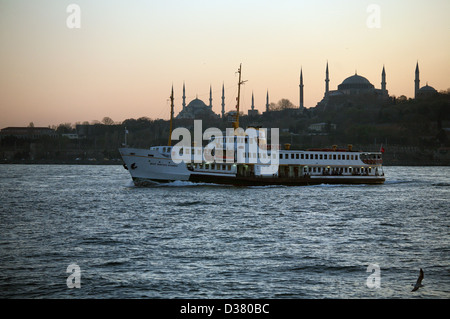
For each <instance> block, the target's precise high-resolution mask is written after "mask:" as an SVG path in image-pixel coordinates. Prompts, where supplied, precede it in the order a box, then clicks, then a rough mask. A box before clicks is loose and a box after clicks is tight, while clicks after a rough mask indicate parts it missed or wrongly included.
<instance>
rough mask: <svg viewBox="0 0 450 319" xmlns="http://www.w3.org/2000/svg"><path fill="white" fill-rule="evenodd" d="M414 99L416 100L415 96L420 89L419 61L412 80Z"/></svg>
mask: <svg viewBox="0 0 450 319" xmlns="http://www.w3.org/2000/svg"><path fill="white" fill-rule="evenodd" d="M414 84H415V85H414V98H415V99H416V98H417V94H418V93H419V88H420V79H419V61H417V64H416V79H415V80H414Z"/></svg>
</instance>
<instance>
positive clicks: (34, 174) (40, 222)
mask: <svg viewBox="0 0 450 319" xmlns="http://www.w3.org/2000/svg"><path fill="white" fill-rule="evenodd" d="M384 170H385V173H386V175H387V182H386V184H384V185H379V186H364V185H363V186H349V185H347V186H344V185H342V186H341V185H335V186H327V185H319V186H303V187H273V186H272V187H247V188H244V187H232V186H218V185H195V184H191V183H186V182H175V183H170V184H167V185H157V186H155V187H151V188H137V187H133V186H132V183H131V180H130V177H129V174H128V172H127V171H126V170H124V169H123V168H122V167H121V166H77V165H73V166H72V165H0V203H1V206H0V298H189V299H190V298H196V299H197V298H355V299H359V298H377V299H378V298H439V299H444V298H445V299H448V298H450V228H449V226H450V218H449V212H450V167H385V169H384ZM71 264H76V265H78V266H79V268H80V279H81V283H80V284H81V287H80V288H78V289H77V288H73V289H69V288H68V285H67V278H68V277H69V275H71V273H67V272H66V270H67V267H68V266H69V265H71ZM369 265H377V266H378V267H379V278H380V282H379V283H380V285H379V288H376V287H373V286H372V287H369V286H368V285H367V281H368V277H369V276H371V275H373V274H375V272H374V273H372V272H370V271H369V272H368V271H367V270H368V266H369ZM420 268H423V270H424V272H425V279H424V281H423V284H424V285H425V286H424V287H422V288H420V289H419V290H418V291H416V292H414V293H412V292H411V288H412V287H411V284H413V283H415V281H416V280H417V277H418V275H419V269H420Z"/></svg>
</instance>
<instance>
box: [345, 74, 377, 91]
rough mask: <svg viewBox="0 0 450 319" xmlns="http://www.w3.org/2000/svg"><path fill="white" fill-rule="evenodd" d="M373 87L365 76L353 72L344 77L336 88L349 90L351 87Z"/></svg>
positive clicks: (359, 88) (358, 88)
mask: <svg viewBox="0 0 450 319" xmlns="http://www.w3.org/2000/svg"><path fill="white" fill-rule="evenodd" d="M374 88H375V87H374V86H373V85H372V83H370V82H369V80H367V79H366V78H365V77H363V76H361V75H358V74H355V75H352V76H349V77H348V78H346V79H345V80H344V81H343V82H342V83H341V84H340V85H338V90H351V89H357V90H361V89H374Z"/></svg>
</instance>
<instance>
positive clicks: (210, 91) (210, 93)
mask: <svg viewBox="0 0 450 319" xmlns="http://www.w3.org/2000/svg"><path fill="white" fill-rule="evenodd" d="M209 108H210V109H212V88H211V85H210V86H209Z"/></svg>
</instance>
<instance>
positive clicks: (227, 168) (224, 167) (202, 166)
mask: <svg viewBox="0 0 450 319" xmlns="http://www.w3.org/2000/svg"><path fill="white" fill-rule="evenodd" d="M191 165H192V167H193V168H195V169H197V168H199V169H213V170H219V171H220V170H222V171H231V165H222V164H203V163H200V164H197V163H194V164H191Z"/></svg>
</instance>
